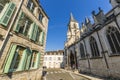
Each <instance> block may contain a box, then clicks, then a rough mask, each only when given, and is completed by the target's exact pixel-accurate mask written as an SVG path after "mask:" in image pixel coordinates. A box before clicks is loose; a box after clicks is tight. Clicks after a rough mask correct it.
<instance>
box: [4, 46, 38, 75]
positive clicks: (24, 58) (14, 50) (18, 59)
mask: <svg viewBox="0 0 120 80" xmlns="http://www.w3.org/2000/svg"><path fill="white" fill-rule="evenodd" d="M39 63H40V53H39V52H38V51H33V52H32V51H31V50H30V49H29V47H22V46H19V45H16V44H12V45H11V47H10V49H9V51H8V57H7V60H6V63H5V67H4V73H8V72H13V71H23V70H28V69H30V67H34V68H35V69H36V68H38V67H39Z"/></svg>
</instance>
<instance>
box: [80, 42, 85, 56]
mask: <svg viewBox="0 0 120 80" xmlns="http://www.w3.org/2000/svg"><path fill="white" fill-rule="evenodd" d="M80 55H81V58H85V51H84V46H83V44H82V43H80Z"/></svg>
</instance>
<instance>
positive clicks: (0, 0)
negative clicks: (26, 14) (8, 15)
mask: <svg viewBox="0 0 120 80" xmlns="http://www.w3.org/2000/svg"><path fill="white" fill-rule="evenodd" d="M8 2H9V0H0V13H1V11H2V10H3V8H4V6H5V4H6V3H8Z"/></svg>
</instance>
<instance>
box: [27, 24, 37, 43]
mask: <svg viewBox="0 0 120 80" xmlns="http://www.w3.org/2000/svg"><path fill="white" fill-rule="evenodd" d="M37 31H38V26H37V25H36V23H33V24H32V25H31V27H30V30H29V32H28V35H29V39H31V40H33V41H36V38H37Z"/></svg>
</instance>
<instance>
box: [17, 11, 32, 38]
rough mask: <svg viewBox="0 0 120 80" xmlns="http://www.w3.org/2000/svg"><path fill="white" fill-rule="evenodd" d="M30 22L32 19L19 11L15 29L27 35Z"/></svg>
mask: <svg viewBox="0 0 120 80" xmlns="http://www.w3.org/2000/svg"><path fill="white" fill-rule="evenodd" d="M31 24H32V21H31V20H30V19H29V18H28V17H27V16H26V15H25V14H24V13H23V12H21V14H20V15H19V20H18V22H17V25H16V27H15V31H16V32H18V33H21V34H23V35H25V36H28V32H29V30H30V27H31Z"/></svg>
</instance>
